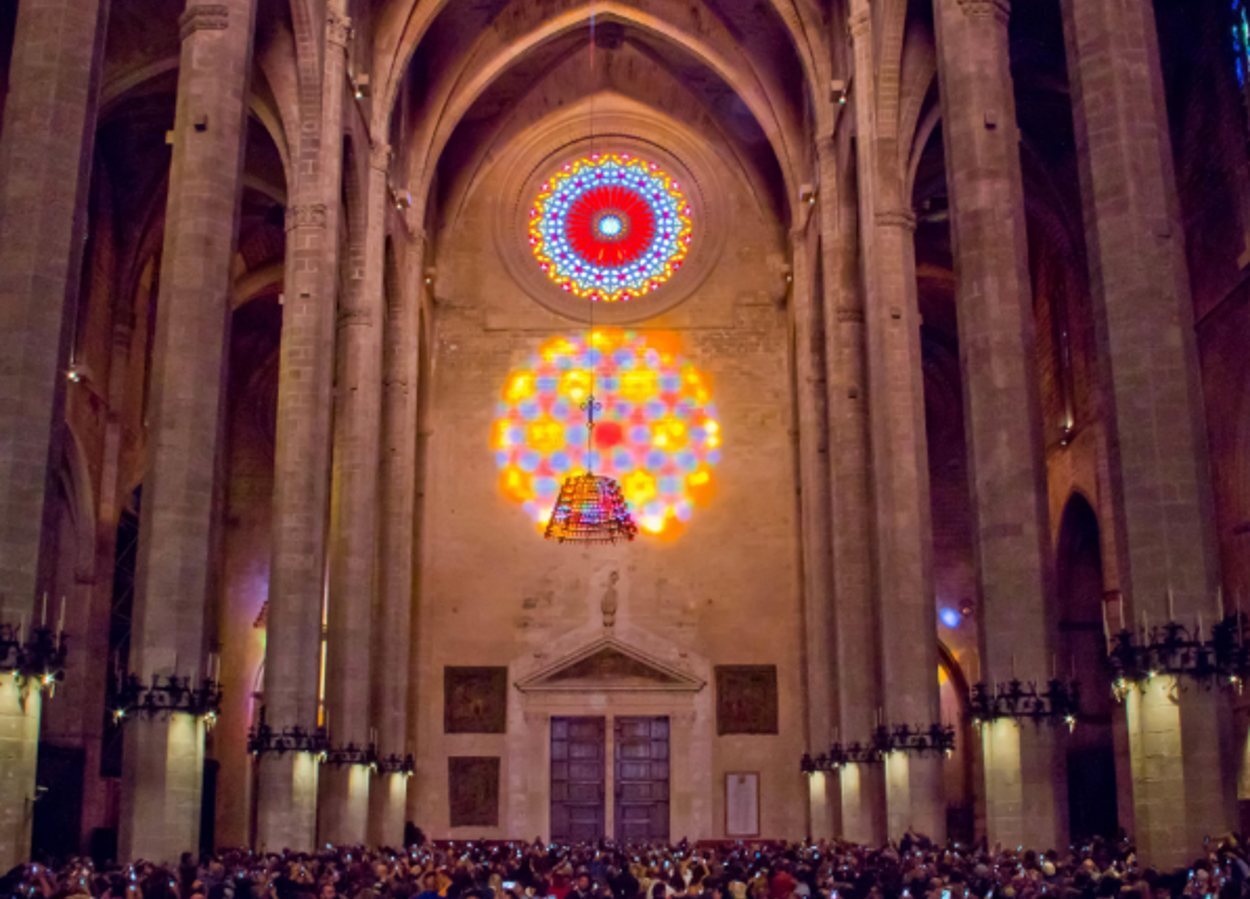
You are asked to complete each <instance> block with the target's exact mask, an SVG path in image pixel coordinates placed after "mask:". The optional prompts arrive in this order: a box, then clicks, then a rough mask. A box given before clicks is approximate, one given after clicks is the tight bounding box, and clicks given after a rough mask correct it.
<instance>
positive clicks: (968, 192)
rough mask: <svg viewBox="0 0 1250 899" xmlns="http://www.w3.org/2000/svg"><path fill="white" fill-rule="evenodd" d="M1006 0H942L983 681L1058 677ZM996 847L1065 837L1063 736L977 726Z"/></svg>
mask: <svg viewBox="0 0 1250 899" xmlns="http://www.w3.org/2000/svg"><path fill="white" fill-rule="evenodd" d="M1009 12H1010V0H934V19H935V21H936V25H937V45H938V77H939V87H940V90H941V100H942V131H943V135H944V137H945V142H946V144H945V146H946V180H947V185H948V189H949V192H950V196H951V239H952V243H953V246H954V255H955V278H956V282H957V284H956V311H957V315H958V320H959V347H960V363H961V372H962V378H963V387H964V409H965V420H966V439H967V445H968V469H969V473H970V477H969V480H970V482H971V491H972V517H973V543H974V548H975V557H976V563H977V586H978V592H979V597H978V599H979V606H980V616H981V617H980V623H981V658H982V669H981V670H982V675H983V677H984V679H985V680H986V681H987V682H989V683H995V682H997V681H1007V680H1010V679H1011V678H1012V677H1013V676H1016V675H1018V676H1020V677H1021V678H1023V679H1024V680H1036V681H1038V682H1042V681H1044V680H1045V679H1046V678H1047V677H1048V676H1050V674H1051V664H1052V663H1051V659H1052V656H1051V654H1050V651H1049V647H1050V646H1051V645H1052V634H1051V632H1050V631H1051V628H1050V622H1049V620H1048V617H1047V615H1048V609H1050V608H1052V607H1053V601H1054V583H1053V582H1054V578H1053V566H1052V563H1051V561H1050V558H1051V557H1050V529H1049V523H1048V515H1047V499H1046V469H1045V461H1044V458H1043V448H1042V424H1041V403H1040V399H1039V385H1038V378H1037V371H1036V364H1035V363H1036V355H1035V350H1034V335H1033V330H1034V325H1033V300H1032V288H1031V286H1030V282H1029V259H1028V242H1027V235H1026V232H1025V219H1024V186H1023V182H1022V180H1021V175H1020V148H1019V132H1018V130H1017V127H1016V106H1015V97H1014V95H1013V93H1012V81H1011V68H1010V59H1009V57H1008V46H1007V18H1008V13H1009ZM982 743H983V748H984V759H985V765H984V767H985V796H986V800H985V802H986V827H987V830H988V832H989V838H990V841H991V842H1002V843H1004V844H1021V843H1023V844H1025V845H1028V846H1037V847H1039V848H1040V847H1050V846H1060V845H1064V844H1065V843H1066V836H1065V834H1066V829H1067V828H1066V824H1067V814H1066V809H1065V808H1064V805H1065V802H1066V795H1067V792H1066V789H1065V787H1064V767H1063V765H1062V762H1061V760H1060V757H1059V756H1058V754H1057V752H1056V732H1055V731H1054V730H1053V729H1050V728H1039V727H1034V726H1032V725H1027V726H1024V727H1021V726H1020V725H1018V724H1016V723H1014V722H1011V721H997V722H995V723H994V724H992V725H988V726H986V727H985V728H983V730H982Z"/></svg>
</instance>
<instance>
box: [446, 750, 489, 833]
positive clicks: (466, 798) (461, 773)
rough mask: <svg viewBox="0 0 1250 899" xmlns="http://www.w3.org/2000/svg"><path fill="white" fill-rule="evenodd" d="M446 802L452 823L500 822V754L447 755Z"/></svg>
mask: <svg viewBox="0 0 1250 899" xmlns="http://www.w3.org/2000/svg"><path fill="white" fill-rule="evenodd" d="M447 802H448V806H449V808H448V812H449V822H450V824H451V826H452V827H468V826H476V827H497V826H498V825H499V757H498V756H488V755H453V756H449V757H448V758H447Z"/></svg>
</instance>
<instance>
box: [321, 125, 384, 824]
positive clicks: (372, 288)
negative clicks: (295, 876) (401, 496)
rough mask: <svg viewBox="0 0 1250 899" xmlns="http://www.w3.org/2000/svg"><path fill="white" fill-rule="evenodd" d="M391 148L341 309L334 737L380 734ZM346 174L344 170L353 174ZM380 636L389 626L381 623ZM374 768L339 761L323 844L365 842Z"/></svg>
mask: <svg viewBox="0 0 1250 899" xmlns="http://www.w3.org/2000/svg"><path fill="white" fill-rule="evenodd" d="M389 156H390V148H389V147H385V146H383V147H377V148H374V150H373V152H372V153H371V154H370V161H369V181H368V183H367V184H366V185H365V189H364V190H363V191H358V192H357V195H358V196H359V197H360V199H361V201H362V206H363V207H364V208H360V209H356V210H352V211H351V212H352V214H350V215H349V216H348V219H349V221H351V222H352V224H351V227H350V229H349V230H350V231H351V232H352V233H351V236H350V237H349V257H350V258H348V259H345V260H343V264H344V265H346V266H347V269H348V280H347V284H346V291H345V294H344V296H343V297H342V300H341V302H340V303H339V312H338V338H337V351H338V365H339V374H338V379H337V389H336V391H335V417H334V429H335V435H334V460H333V475H332V477H333V483H334V486H333V489H332V495H333V500H332V501H331V506H330V545H329V546H330V592H329V597H328V600H327V601H328V604H329V605H328V616H327V617H328V622H329V634H328V641H329V642H328V645H327V664H326V668H327V671H326V713H327V714H326V722H327V726H328V728H329V731H330V741H331V744H332V745H334V746H336V747H341V746H345V745H347V744H350V743H354V744H355V745H357V746H365V745H367V744H370V743H372V742H374V741H373V737H374V733H373V728H372V726H371V724H372V718H371V715H370V694H371V692H372V682H371V673H372V672H371V671H370V663H371V660H372V657H373V651H374V649H373V643H372V637H373V634H372V633H371V632H372V630H373V627H372V625H373V619H374V609H375V606H376V605H377V603H376V602H375V593H374V587H375V583H374V573H375V569H376V567H377V544H376V538H377V523H378V501H379V499H380V497H379V493H378V485H379V479H378V464H379V461H380V458H379V447H378V444H379V441H380V439H381V417H382V332H383V328H384V326H385V316H386V304H385V302H384V301H383V297H382V256H383V242H384V240H385V226H386V167H387V160H388V158H389ZM354 176H355V175H354V173H353V172H345V177H347V178H352V177H354ZM379 627H380V630H379V635H380V634H381V633H384V632H385V628H387V627H389V624H388V623H387V622H385V621H380V622H379ZM369 775H370V770H369V767H368V766H367V765H331V766H329V767H328V768H325V769H323V772H322V777H323V778H324V779H325V785H324V789H323V791H322V803H321V816H320V818H321V837H320V838H321V841H322V842H328V843H335V844H340V845H356V844H361V843H364V842H365V840H366V838H367V824H368V818H369Z"/></svg>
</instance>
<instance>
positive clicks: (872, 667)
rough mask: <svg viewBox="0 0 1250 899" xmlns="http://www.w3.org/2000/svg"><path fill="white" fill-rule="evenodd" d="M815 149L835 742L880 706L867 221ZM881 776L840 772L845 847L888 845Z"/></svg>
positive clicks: (832, 156) (851, 188)
mask: <svg viewBox="0 0 1250 899" xmlns="http://www.w3.org/2000/svg"><path fill="white" fill-rule="evenodd" d="M816 151H817V165H818V175H819V185H820V187H819V204H820V206H819V210H820V231H821V235H820V246H821V273H822V275H823V290H824V325H825V365H826V382H827V383H826V386H827V408H828V417H829V449H830V452H829V454H828V455H829V460H828V461H829V469H830V486H831V488H832V494H831V495H832V501H831V506H832V515H831V531H832V539H833V596H834V602H833V608H834V617H835V626H834V640H835V647H836V649H835V652H836V659H837V677H836V684H837V696H836V698H835V702H836V705H837V710H838V719H837V720H838V727H837V729H836V731H835V734H834V739H835V740H837V739H846V740H849V739H859V738H862V736H860V735H863V734H867V733H870V732H871V731H872V728H873V725H874V723H875V715H876V710H877V708H878V707H880V705H881V693H880V683H879V681H878V679H877V672H878V670H879V668H878V666H879V662H878V652H877V639H876V633H877V631H876V627H877V626H876V617H875V613H874V609H873V595H872V542H871V534H872V517H871V512H872V505H871V503H872V496H871V490H870V484H871V477H870V469H869V464H868V404H867V397H866V392H867V391H866V371H865V361H864V304H863V302H862V300H861V297H860V294H859V279H858V277H857V267H858V265H859V228H858V226H857V225H858V223H857V217H858V214H859V213H858V209H857V205H858V196H857V194H856V191H855V172H854V168H853V167H852V166H846V167H839V165H838V160H837V155H836V147H835V146H834V143H833V141H832V139H829V138H826V139H823V140H821V141H819V142H818V143H817V145H816ZM880 774H881V769H880V768H878V767H876V766H865V767H862V768H858V767H857V768H855V769H854V770H851V769H847V770H844V771H843V772H841V775H840V776H839V781H838V788H839V789H838V793H839V800H840V816H841V830H840V835H841V836H842V837H843V838H844V839H847V840H850V841H852V842H856V843H865V844H868V845H874V846H876V845H880V844H881V843H883V842H884V841H885V819H884V816H883V814H882V812H883V811H884V807H885V798H884V792H883V790H884V783H883V781H882V780H881V777H880Z"/></svg>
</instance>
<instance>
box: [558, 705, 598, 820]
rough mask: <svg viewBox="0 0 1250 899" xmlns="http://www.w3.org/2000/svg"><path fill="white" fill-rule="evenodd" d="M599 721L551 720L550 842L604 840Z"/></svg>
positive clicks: (591, 719) (579, 719)
mask: <svg viewBox="0 0 1250 899" xmlns="http://www.w3.org/2000/svg"><path fill="white" fill-rule="evenodd" d="M604 736H605V731H604V725H603V719H602V718H552V719H551V839H552V840H554V841H556V842H578V841H582V840H600V839H602V838H603V836H604V832H603V829H604V818H605V815H604V792H603V785H604V775H605V770H604V758H603V746H604Z"/></svg>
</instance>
